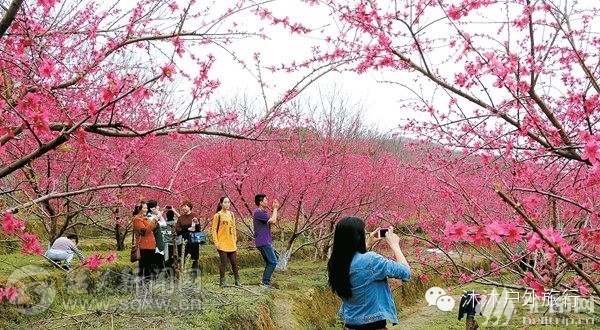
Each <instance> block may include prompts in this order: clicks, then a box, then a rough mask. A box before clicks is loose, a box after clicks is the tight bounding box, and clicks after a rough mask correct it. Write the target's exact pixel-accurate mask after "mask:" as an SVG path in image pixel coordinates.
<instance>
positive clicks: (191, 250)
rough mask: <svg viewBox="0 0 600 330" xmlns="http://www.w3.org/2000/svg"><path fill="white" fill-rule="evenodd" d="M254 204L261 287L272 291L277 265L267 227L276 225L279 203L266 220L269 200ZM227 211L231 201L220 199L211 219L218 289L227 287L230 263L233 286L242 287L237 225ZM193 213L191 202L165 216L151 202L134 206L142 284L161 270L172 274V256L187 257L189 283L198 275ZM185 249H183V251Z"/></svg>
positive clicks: (260, 199) (257, 200) (197, 227)
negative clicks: (172, 230) (261, 266)
mask: <svg viewBox="0 0 600 330" xmlns="http://www.w3.org/2000/svg"><path fill="white" fill-rule="evenodd" d="M254 202H255V204H256V206H257V208H256V210H255V211H254V213H253V224H254V235H255V243H256V247H257V249H258V250H259V251H260V253H261V255H262V257H263V259H264V260H265V264H266V265H265V270H264V272H263V275H262V279H261V282H260V285H261V286H262V287H265V288H269V289H273V288H274V287H273V285H272V283H271V277H272V274H273V272H274V270H275V267H276V265H277V256H276V254H275V250H274V249H273V246H272V242H273V240H272V237H271V229H270V225H273V224H277V210H278V208H279V203H278V202H277V201H274V202H273V204H272V215H270V216H269V214H268V213H267V210H268V208H269V206H268V204H267V203H268V200H267V197H266V195H265V194H258V195H256V196H255V198H254ZM230 207H231V200H230V198H229V197H227V196H223V197H221V198H220V199H219V204H218V206H217V210H216V213H215V214H214V216H213V219H212V226H211V237H212V240H213V243H214V246H215V248H216V249H217V252H218V254H219V259H220V264H219V285H221V286H226V285H227V284H226V281H225V273H226V271H227V264H228V263H229V264H230V265H231V268H232V271H233V275H234V284H235V285H236V286H242V282H241V279H240V276H239V267H238V262H237V229H236V221H235V216H234V214H233V212H232V211H231V210H230ZM192 209H193V204H192V202H190V201H184V202H183V203H182V205H181V209H180V210H181V212H177V210H176V209H175V208H173V207H171V206H167V207H166V212H165V214H164V215H163V212H161V210H160V207H159V206H158V203H157V202H156V201H154V200H150V201H148V202H146V203H144V202H141V203H139V204H137V205H136V206H135V208H134V211H133V230H134V235H135V244H138V246H139V247H140V252H141V258H140V260H139V272H138V276H140V277H141V278H142V279H144V281H146V282H147V281H149V280H150V279H151V278H154V277H156V276H157V275H158V274H159V273H160V272H162V271H163V270H164V269H166V270H167V271H172V268H173V265H174V263H175V258H174V255H177V256H178V257H179V258H180V260H185V257H187V256H188V255H189V256H190V259H191V260H192V279H194V278H195V276H196V275H197V273H198V271H199V263H198V259H199V256H200V244H199V243H195V242H192V241H191V240H190V233H192V232H195V231H200V230H201V227H200V221H199V217H198V215H197V214H196V213H195V212H193V211H192ZM173 224H174V228H175V233H172V234H168V235H163V230H161V227H162V228H163V229H164V228H170V226H172V225H173ZM164 232H169V231H168V230H166V231H164ZM165 242H166V244H165ZM184 243H185V244H184ZM184 245H185V248H182V247H183V246H184ZM165 246H166V249H165ZM175 250H176V251H177V253H176V254H175V253H174V252H175ZM182 250H183V254H182Z"/></svg>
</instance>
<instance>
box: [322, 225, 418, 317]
mask: <svg viewBox="0 0 600 330" xmlns="http://www.w3.org/2000/svg"><path fill="white" fill-rule="evenodd" d="M375 233H376V231H375V232H373V233H370V234H369V233H366V232H365V222H364V221H363V220H362V219H360V218H357V217H345V218H343V219H342V220H340V222H338V223H337V225H336V226H335V231H334V236H333V249H332V253H331V257H330V258H329V262H328V263H327V273H328V275H329V286H330V287H331V290H332V291H333V292H334V293H335V294H337V295H338V296H339V297H340V298H342V306H341V308H340V311H339V313H338V315H339V316H340V317H341V318H342V320H344V329H386V320H389V321H391V322H392V323H393V324H397V323H398V315H397V312H396V305H395V303H394V298H393V296H392V291H391V289H390V287H389V285H388V283H387V278H388V277H392V278H399V279H402V280H403V281H408V280H409V278H410V267H409V265H408V262H407V261H406V258H405V257H404V254H403V253H402V250H401V249H400V244H399V243H400V238H399V237H398V235H396V234H395V233H394V232H393V228H391V227H390V228H389V230H388V232H387V235H386V236H385V240H386V242H387V243H388V245H389V247H390V248H391V249H392V251H393V252H394V255H395V257H396V261H394V260H390V259H387V258H385V257H383V256H382V255H380V254H378V253H375V252H367V248H370V247H371V246H373V245H374V244H375V243H376V242H377V241H379V240H381V239H382V238H377V237H376V234H375Z"/></svg>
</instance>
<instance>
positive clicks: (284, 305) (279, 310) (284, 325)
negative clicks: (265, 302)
mask: <svg viewBox="0 0 600 330" xmlns="http://www.w3.org/2000/svg"><path fill="white" fill-rule="evenodd" d="M273 305H274V306H275V308H274V310H273V316H272V318H273V321H274V322H275V325H277V328H278V329H303V328H302V327H301V326H300V324H299V323H298V321H296V318H295V317H294V311H293V307H294V302H293V300H292V299H290V298H284V297H277V298H275V300H274V301H273Z"/></svg>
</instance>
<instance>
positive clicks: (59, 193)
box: [0, 0, 326, 252]
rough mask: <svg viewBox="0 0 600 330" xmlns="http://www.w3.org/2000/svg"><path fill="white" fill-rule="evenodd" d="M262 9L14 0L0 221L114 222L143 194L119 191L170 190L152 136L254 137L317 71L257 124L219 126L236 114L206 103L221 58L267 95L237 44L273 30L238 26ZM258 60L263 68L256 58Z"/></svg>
mask: <svg viewBox="0 0 600 330" xmlns="http://www.w3.org/2000/svg"><path fill="white" fill-rule="evenodd" d="M258 6H260V4H257V3H254V2H249V1H244V0H241V1H238V2H236V3H231V4H230V5H227V6H225V5H222V4H220V5H219V4H213V5H212V6H209V7H204V6H201V5H200V4H198V3H196V1H189V2H187V3H185V2H176V1H154V0H140V1H136V2H114V3H111V2H96V1H92V2H85V3H79V2H77V1H63V2H60V1H34V2H31V3H29V2H27V3H26V2H24V1H19V0H14V1H12V2H11V3H10V6H9V8H8V10H7V11H5V12H4V16H3V17H2V20H1V21H0V43H1V47H2V50H3V52H2V55H0V56H1V57H2V60H1V62H2V65H1V67H0V73H1V79H0V85H1V87H2V94H1V95H2V97H1V98H0V111H1V113H2V116H1V117H0V118H1V119H0V159H1V161H0V179H1V180H2V191H0V194H2V196H3V198H2V199H3V200H4V201H5V204H4V205H3V215H2V222H3V224H4V223H5V222H6V223H7V227H9V228H22V226H21V225H18V226H17V225H13V222H12V221H13V220H12V219H16V220H18V221H29V220H30V219H33V220H39V221H41V222H42V223H43V224H44V228H45V229H46V232H47V234H48V239H49V240H51V239H53V238H55V237H56V236H59V235H60V234H62V233H63V232H64V231H65V230H69V229H70V228H73V226H79V225H81V224H84V223H88V222H89V221H90V220H89V219H87V218H89V217H90V216H92V215H94V214H101V213H102V212H104V216H105V217H106V218H114V214H112V212H114V210H115V208H116V207H119V206H121V208H120V209H121V210H123V207H122V206H123V205H127V206H129V205H131V204H130V203H132V201H135V200H137V199H139V196H140V195H143V194H142V193H140V192H139V191H138V192H137V193H129V194H123V190H127V189H131V188H136V187H137V188H144V189H145V190H156V191H161V190H167V189H168V188H166V186H165V185H163V184H165V183H168V181H163V180H161V179H162V178H163V176H161V175H160V174H159V173H157V172H155V173H148V172H146V170H145V169H146V167H145V165H146V164H147V163H150V162H152V161H156V162H159V161H161V160H160V159H157V158H156V157H157V155H154V154H152V153H150V152H145V151H146V150H145V146H149V145H153V144H154V143H155V142H154V141H155V140H156V139H163V138H171V139H174V140H175V139H181V137H182V136H186V135H197V134H200V135H211V136H224V137H229V138H239V139H256V138H257V137H259V136H260V135H261V133H262V132H263V130H264V129H265V128H266V127H269V123H270V122H271V120H272V119H273V118H276V117H277V116H280V115H281V113H282V111H283V110H282V109H281V108H282V105H283V104H284V103H285V102H287V101H289V100H290V99H293V97H294V96H295V95H297V94H298V93H300V92H301V91H302V90H303V89H304V88H305V87H306V86H307V85H310V83H311V82H312V81H313V79H315V77H312V76H311V74H312V73H315V72H316V73H317V77H318V74H319V72H318V70H314V71H313V72H312V73H309V74H307V75H306V76H303V77H300V78H298V83H295V84H291V86H290V88H289V91H286V92H284V93H283V94H282V95H281V97H280V98H276V100H274V101H271V102H270V103H269V102H268V101H267V100H266V96H265V101H266V102H265V109H263V111H262V115H261V116H257V118H255V119H256V120H255V121H254V122H249V123H245V124H244V125H238V126H237V130H235V131H220V130H218V129H217V127H222V125H224V124H226V123H228V122H234V121H236V112H235V110H232V109H215V108H213V107H211V105H210V103H209V101H210V100H211V97H212V95H213V94H214V91H215V90H216V89H217V88H218V87H219V85H220V80H219V79H218V78H217V77H215V76H214V74H213V71H214V70H213V68H214V66H215V65H220V64H221V62H222V61H225V62H227V61H228V60H227V59H229V62H228V63H230V65H235V66H236V67H238V68H239V70H241V71H244V70H245V71H248V72H250V73H254V74H255V76H256V79H255V80H256V84H257V85H258V86H260V87H261V88H263V92H264V91H265V90H266V89H267V87H268V84H267V82H266V81H264V80H263V79H262V77H261V76H260V75H259V74H256V73H255V72H252V71H253V70H254V69H253V68H252V66H251V64H250V63H249V62H246V59H245V58H244V57H243V56H241V55H240V54H237V53H235V52H234V51H233V50H232V49H230V47H231V45H233V44H234V43H236V42H240V41H243V40H245V39H249V38H256V39H260V38H264V37H266V36H265V35H264V34H263V32H262V27H261V26H256V25H254V26H251V25H248V24H245V25H243V26H242V25H240V24H239V23H238V22H239V21H240V20H239V19H238V16H240V15H241V14H247V15H248V16H250V17H253V16H255V15H256V14H258V12H257V11H256V8H257V7H258ZM282 28H283V29H284V30H289V29H290V26H289V25H288V24H283V26H282ZM301 32H302V29H300V30H297V31H296V33H301ZM217 53H219V54H220V56H219V60H220V61H221V62H219V61H218V60H217V57H216V55H215V54H217ZM223 54H225V55H223ZM252 60H256V70H259V69H260V66H259V64H258V63H259V56H258V54H255V59H252ZM221 65H222V64H221ZM325 71H326V70H325ZM265 94H266V92H265ZM220 125H221V126H220ZM136 160H137V161H138V163H136ZM146 195H147V194H146ZM116 196H119V197H116ZM102 208H104V210H103V209H102ZM17 212H19V213H17ZM120 218H122V216H120ZM101 225H102V226H104V227H106V226H105V224H101ZM22 230H24V228H23V229H22ZM19 232H20V231H16V232H15V231H13V230H8V231H6V230H5V233H6V234H8V233H12V234H15V233H16V234H18V233H19ZM35 250H36V251H38V252H39V249H37V248H36V249H35Z"/></svg>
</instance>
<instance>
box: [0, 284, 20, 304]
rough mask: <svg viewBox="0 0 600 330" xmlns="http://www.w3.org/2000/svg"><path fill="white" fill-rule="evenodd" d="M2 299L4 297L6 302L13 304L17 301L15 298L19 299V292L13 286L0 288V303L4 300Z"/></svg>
mask: <svg viewBox="0 0 600 330" xmlns="http://www.w3.org/2000/svg"><path fill="white" fill-rule="evenodd" d="M4 297H6V299H7V300H8V301H11V302H14V301H16V300H17V297H19V292H18V291H17V288H15V287H14V286H11V287H8V288H0V301H2V300H4Z"/></svg>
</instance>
